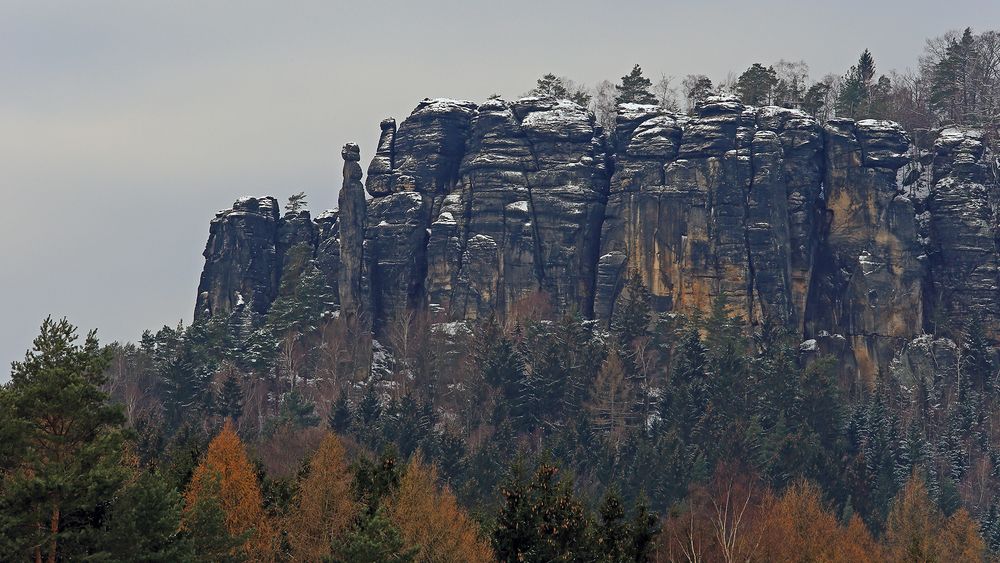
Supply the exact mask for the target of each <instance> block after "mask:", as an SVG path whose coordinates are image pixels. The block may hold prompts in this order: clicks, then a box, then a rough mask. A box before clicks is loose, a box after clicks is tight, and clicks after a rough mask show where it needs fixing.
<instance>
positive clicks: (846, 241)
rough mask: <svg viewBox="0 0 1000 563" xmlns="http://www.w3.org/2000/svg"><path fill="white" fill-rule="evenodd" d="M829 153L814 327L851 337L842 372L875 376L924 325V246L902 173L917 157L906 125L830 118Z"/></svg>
mask: <svg viewBox="0 0 1000 563" xmlns="http://www.w3.org/2000/svg"><path fill="white" fill-rule="evenodd" d="M824 152H825V158H826V163H825V169H826V173H825V178H824V187H825V190H826V194H825V195H826V198H825V204H826V210H825V212H826V216H827V222H826V229H825V233H824V234H825V236H824V237H823V241H822V242H823V244H822V246H821V247H820V253H819V259H818V261H817V264H818V268H817V271H816V274H815V275H816V282H815V285H814V288H813V291H812V294H811V300H810V303H809V305H810V310H809V315H810V318H809V319H808V321H809V326H808V330H809V331H810V332H811V333H812V334H832V335H841V336H843V337H844V338H846V339H847V344H848V345H849V347H850V349H851V350H852V351H853V353H852V354H850V355H849V356H848V357H847V358H845V359H846V360H847V361H846V363H844V364H842V366H841V367H842V369H847V370H848V371H852V370H855V371H857V372H860V373H862V374H865V375H866V376H867V377H871V376H873V375H874V374H876V373H877V372H878V371H879V368H880V367H884V366H886V365H887V364H888V362H889V361H890V360H891V359H892V357H893V356H894V354H895V353H896V351H897V350H899V348H900V347H901V346H902V345H903V344H904V343H905V342H907V341H908V340H910V339H911V338H913V337H914V336H915V335H917V334H919V333H920V332H921V331H922V330H923V321H924V316H923V309H924V306H923V283H924V280H925V276H926V271H925V269H924V261H923V258H924V257H923V256H922V255H923V248H922V247H921V245H920V242H919V237H918V236H917V224H916V218H915V209H914V203H913V201H912V199H911V197H909V195H908V187H907V186H906V185H904V181H903V180H905V179H907V178H904V177H902V175H900V174H899V171H900V169H901V168H902V167H903V166H904V165H906V164H907V163H909V162H911V161H912V160H913V158H914V154H912V153H911V151H910V141H909V139H908V138H907V136H906V134H905V133H904V132H903V130H902V129H901V128H900V127H899V125H897V124H895V123H890V122H886V121H874V120H863V121H859V122H856V123H855V122H854V121H850V120H834V121H830V122H829V123H828V124H827V126H826V149H825V151H824ZM821 343H828V342H827V341H825V340H823V339H821ZM841 345H842V343H841V342H837V346H841Z"/></svg>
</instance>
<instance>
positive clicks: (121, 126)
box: [0, 0, 1000, 379]
mask: <svg viewBox="0 0 1000 563" xmlns="http://www.w3.org/2000/svg"><path fill="white" fill-rule="evenodd" d="M969 25H971V26H973V27H974V28H975V29H987V28H993V29H996V28H998V27H1000V2H996V1H987V0H979V1H966V2H962V1H954V0H953V1H947V2H946V1H944V0H936V1H933V2H931V1H922V0H908V1H897V2H885V1H878V0H876V1H872V0H863V1H861V0H839V1H827V2H810V1H803V0H799V1H780V2H779V1H776V0H757V1H754V2H746V1H744V2H722V1H712V0H701V1H697V2H695V1H692V0H684V1H678V2H666V1H659V2H653V1H650V2H627V1H620V0H619V1H610V0H605V1H601V2H596V1H587V0H574V1H571V2H570V1H567V2H559V3H557V2H552V1H547V0H530V1H520V0H501V1H493V2H482V3H480V2H475V1H471V0H460V1H454V2H446V1H439V0H421V1H419V2H415V1H407V0H399V1H394V2H375V1H365V0H354V1H352V2H338V1H323V2H318V1H317V2H291V1H288V2H276V1H275V2H257V1H252V0H239V1H233V2H221V1H210V0H198V1H191V2H187V1H180V0H172V1H164V2H153V1H143V0H125V1H119V2H111V1H100V0H71V1H66V2H52V1H47V0H26V1H16V0H0V194H2V196H3V201H2V203H0V208H2V209H3V215H2V217H0V363H2V364H3V365H4V366H7V365H9V362H10V361H11V360H14V359H19V358H20V357H22V356H23V353H24V350H25V349H26V348H28V347H29V346H30V344H31V340H32V338H33V337H34V335H35V334H36V333H37V329H38V326H39V324H40V322H41V320H42V319H43V318H44V317H45V316H46V315H48V314H52V315H55V316H67V317H69V319H70V320H71V321H72V322H73V323H74V324H77V325H78V326H80V327H81V328H82V329H89V328H98V329H99V336H101V338H102V341H108V342H110V341H111V340H133V341H134V340H137V339H138V338H139V336H140V335H141V333H142V331H143V329H146V328H150V329H155V328H156V327H158V326H162V325H163V324H176V323H177V322H178V321H180V320H184V322H185V323H187V322H190V320H191V315H192V310H193V308H194V300H195V293H196V289H197V283H198V275H199V272H200V270H201V266H202V257H201V252H202V250H203V249H204V245H205V239H206V237H207V234H208V222H209V220H210V219H211V218H212V217H213V216H214V213H215V211H216V210H218V209H222V208H225V207H228V206H230V205H231V204H232V202H233V200H235V199H236V198H237V197H239V196H241V195H266V194H271V195H275V196H277V197H279V198H281V199H284V198H286V197H287V196H288V195H289V194H291V193H294V192H298V191H305V192H306V193H307V195H308V198H309V203H310V208H311V209H312V210H313V211H314V213H315V212H316V211H319V210H323V209H326V208H329V207H332V206H334V205H335V202H336V191H337V188H338V186H339V184H340V181H341V179H340V168H341V161H340V147H341V145H343V144H344V143H346V142H349V141H354V142H357V143H359V144H360V145H361V152H362V160H363V164H365V166H367V161H368V159H370V158H371V154H372V150H373V148H374V145H375V142H376V140H377V136H378V123H379V121H380V120H381V119H382V118H384V117H388V116H393V117H396V118H397V119H399V120H401V119H402V118H404V117H406V115H407V114H408V113H409V112H410V110H411V109H412V108H413V107H414V106H415V105H416V103H417V102H418V101H419V100H420V99H422V98H424V97H438V96H443V97H453V98H464V99H470V100H477V101H480V100H483V99H485V98H486V97H488V96H489V95H490V94H493V93H499V94H501V95H503V96H505V97H508V98H510V97H515V96H517V95H519V94H522V93H524V92H525V91H527V90H528V89H530V88H531V86H532V85H533V83H534V80H535V79H536V78H537V77H538V76H539V75H541V74H543V73H546V72H554V73H556V74H558V75H564V76H568V77H570V78H572V79H574V80H576V81H578V82H583V83H586V84H593V83H596V82H598V81H600V80H602V79H605V78H608V79H615V78H616V77H620V76H621V75H623V74H624V73H625V72H626V71H628V70H629V69H630V68H631V66H632V64H633V63H639V64H641V65H642V67H643V69H644V70H645V71H646V74H647V75H648V76H651V77H653V78H654V80H655V78H657V77H659V76H660V74H661V73H666V74H671V75H676V76H683V75H684V74H688V73H704V74H707V75H709V76H710V77H712V78H713V79H717V78H721V77H724V76H725V75H726V73H727V72H729V71H741V70H743V69H745V68H746V67H747V66H749V65H750V64H751V63H753V62H757V61H760V62H764V63H770V62H774V61H776V60H778V59H780V58H785V59H792V60H797V59H804V60H805V61H806V62H807V63H808V64H809V65H810V68H811V71H812V74H813V76H814V77H815V76H821V75H823V74H825V73H828V72H838V73H839V72H843V70H844V69H846V68H847V67H849V66H850V65H851V64H852V63H853V62H854V61H855V60H856V59H857V55H858V53H859V52H860V51H861V50H862V49H864V48H866V47H867V48H870V49H871V50H872V52H873V53H874V55H875V58H876V62H877V64H878V68H879V70H881V71H887V70H889V69H892V68H896V69H904V68H906V67H912V66H914V65H915V64H916V58H917V56H918V54H919V53H920V51H921V49H922V47H923V43H924V40H925V39H926V38H927V37H931V36H935V35H939V34H941V33H943V32H945V31H946V30H948V29H953V28H961V27H965V26H969ZM6 373H7V369H6V368H0V379H3V378H4V377H5V376H6Z"/></svg>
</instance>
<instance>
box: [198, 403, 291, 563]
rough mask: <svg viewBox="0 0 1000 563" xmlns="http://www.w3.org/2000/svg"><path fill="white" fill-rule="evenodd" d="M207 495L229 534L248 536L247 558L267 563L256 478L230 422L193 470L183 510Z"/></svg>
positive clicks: (268, 538)
mask: <svg viewBox="0 0 1000 563" xmlns="http://www.w3.org/2000/svg"><path fill="white" fill-rule="evenodd" d="M216 482H217V483H218V485H217V486H216V485H215V483H216ZM207 495H216V500H217V501H218V502H219V506H220V507H221V508H222V511H223V513H224V514H225V521H226V529H227V530H228V531H229V533H230V534H232V535H234V536H239V535H242V534H245V533H249V539H248V541H247V543H246V546H245V549H246V552H247V555H248V556H249V557H250V559H251V560H254V561H266V560H270V559H271V558H272V557H271V556H270V553H271V530H270V526H269V525H268V521H267V516H266V514H265V513H264V508H263V499H262V497H261V492H260V486H259V485H258V483H257V475H256V473H255V472H254V469H253V465H251V463H250V459H249V458H248V457H247V452H246V448H244V446H243V442H242V441H240V438H239V436H237V435H236V432H235V430H233V425H232V422H231V421H229V420H227V421H226V423H225V425H224V426H223V427H222V431H220V432H219V434H218V435H217V436H216V437H215V438H213V439H212V441H211V442H209V444H208V451H207V452H206V453H205V457H204V459H202V460H201V463H200V464H199V465H198V467H196V468H195V470H194V474H193V475H192V477H191V483H190V484H189V485H188V488H187V491H186V492H185V493H184V500H185V511H186V512H190V510H191V509H192V508H193V507H194V506H195V504H197V503H198V501H199V500H201V499H202V498H203V497H205V496H207Z"/></svg>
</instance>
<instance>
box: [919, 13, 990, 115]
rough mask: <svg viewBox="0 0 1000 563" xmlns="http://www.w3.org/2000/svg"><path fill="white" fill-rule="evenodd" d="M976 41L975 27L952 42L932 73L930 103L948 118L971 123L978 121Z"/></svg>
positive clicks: (966, 30)
mask: <svg viewBox="0 0 1000 563" xmlns="http://www.w3.org/2000/svg"><path fill="white" fill-rule="evenodd" d="M976 57H977V54H976V40H975V36H973V34H972V29H971V28H965V31H964V32H963V33H962V37H961V38H959V39H952V40H951V41H949V44H948V46H947V49H946V50H945V53H944V56H943V57H942V58H941V60H939V61H937V62H936V63H935V64H934V65H933V67H932V72H931V85H930V106H931V108H933V109H934V110H936V111H937V112H938V113H940V114H941V115H943V116H945V118H946V119H948V121H950V122H953V123H961V124H968V123H974V122H976V117H977V116H976V115H975V114H976V105H977V104H976V102H977V100H976V93H977V88H976V85H975V82H976V81H977V80H981V77H977V76H975V73H976V71H977V68H976V67H977V65H976Z"/></svg>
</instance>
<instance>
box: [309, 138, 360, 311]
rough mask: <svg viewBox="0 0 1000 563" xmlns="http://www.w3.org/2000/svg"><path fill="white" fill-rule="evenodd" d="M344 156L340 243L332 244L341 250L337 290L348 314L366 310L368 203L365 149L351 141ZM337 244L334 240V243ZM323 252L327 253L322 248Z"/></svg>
mask: <svg viewBox="0 0 1000 563" xmlns="http://www.w3.org/2000/svg"><path fill="white" fill-rule="evenodd" d="M340 154H341V156H342V157H343V159H344V183H343V185H342V186H341V188H340V194H339V195H338V196H337V202H338V204H339V208H338V210H337V215H336V217H337V219H336V223H337V233H336V236H337V245H336V248H335V249H334V248H331V249H330V250H333V251H335V252H336V253H337V258H338V264H337V265H336V271H337V274H338V275H337V276H336V278H337V285H336V286H333V287H335V288H336V290H337V295H338V296H339V298H340V304H341V307H342V310H344V311H346V312H347V313H348V314H351V315H355V314H363V313H364V307H363V303H364V291H363V286H362V275H363V273H364V250H363V249H364V240H365V224H366V221H367V210H368V205H367V203H366V202H365V190H364V186H362V184H361V165H360V164H358V161H360V160H361V149H359V148H358V145H355V144H353V143H349V144H347V145H344V149H343V150H342V151H341V153H340ZM330 246H331V247H332V246H333V245H332V244H331V245H330ZM320 251H321V252H320V253H319V255H320V256H322V255H323V252H322V251H323V249H320Z"/></svg>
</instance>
